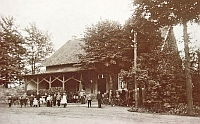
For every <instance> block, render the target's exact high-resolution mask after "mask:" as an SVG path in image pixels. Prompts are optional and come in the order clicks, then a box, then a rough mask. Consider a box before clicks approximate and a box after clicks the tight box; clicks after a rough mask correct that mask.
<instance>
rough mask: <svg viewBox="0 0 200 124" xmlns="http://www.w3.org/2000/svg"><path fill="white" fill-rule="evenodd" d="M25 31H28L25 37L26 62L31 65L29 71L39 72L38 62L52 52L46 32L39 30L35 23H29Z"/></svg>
mask: <svg viewBox="0 0 200 124" xmlns="http://www.w3.org/2000/svg"><path fill="white" fill-rule="evenodd" d="M25 31H26V32H27V33H28V36H27V37H25V39H26V44H27V45H26V48H27V55H26V58H27V63H28V64H29V65H31V73H32V74H35V73H36V72H39V67H40V63H41V62H42V61H43V60H44V59H45V58H47V57H48V56H49V55H50V54H51V53H52V52H53V45H52V42H50V40H51V39H50V35H49V34H48V32H43V31H41V30H39V29H38V28H37V27H36V25H35V24H31V25H30V27H29V28H26V29H25Z"/></svg>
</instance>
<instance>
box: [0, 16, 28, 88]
mask: <svg viewBox="0 0 200 124" xmlns="http://www.w3.org/2000/svg"><path fill="white" fill-rule="evenodd" d="M25 52H26V49H25V48H24V40H23V37H22V35H21V34H20V32H18V31H17V27H16V26H15V24H14V19H13V18H12V17H1V21H0V83H1V84H5V85H7V84H8V83H11V82H15V83H16V81H18V83H20V81H21V80H22V72H23V69H24V61H23V59H24V54H25Z"/></svg>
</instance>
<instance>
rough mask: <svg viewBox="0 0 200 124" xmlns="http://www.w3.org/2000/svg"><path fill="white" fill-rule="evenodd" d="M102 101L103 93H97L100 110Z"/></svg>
mask: <svg viewBox="0 0 200 124" xmlns="http://www.w3.org/2000/svg"><path fill="white" fill-rule="evenodd" d="M101 99H102V96H101V92H100V91H98V93H97V100H98V107H99V108H101Z"/></svg>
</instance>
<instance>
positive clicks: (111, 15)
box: [0, 0, 200, 49]
mask: <svg viewBox="0 0 200 124" xmlns="http://www.w3.org/2000/svg"><path fill="white" fill-rule="evenodd" d="M131 2H132V0H0V15H3V16H13V17H14V18H15V22H16V24H17V25H19V27H20V30H21V32H23V31H22V30H23V29H24V28H25V27H28V26H29V23H36V26H37V27H38V28H39V29H40V30H44V31H48V32H49V33H51V34H52V42H53V44H54V47H55V49H59V48H60V47H61V46H62V45H63V44H64V43H66V42H67V41H68V40H70V39H71V38H72V36H77V38H81V37H83V35H84V31H85V28H86V26H90V25H92V24H96V23H97V22H98V21H100V20H101V19H102V20H105V19H109V20H113V21H119V22H120V23H121V24H124V22H125V21H126V20H127V19H128V18H129V17H130V16H131V14H132V12H133V7H132V3H131ZM199 31H200V26H197V25H193V26H190V27H189V33H191V37H192V38H193V39H192V40H193V41H194V42H196V46H197V47H200V41H199V40H200V32H199ZM175 34H176V38H177V40H178V41H180V40H182V37H181V36H182V28H180V26H178V27H176V28H175ZM197 40H198V41H197ZM197 42H198V43H197Z"/></svg>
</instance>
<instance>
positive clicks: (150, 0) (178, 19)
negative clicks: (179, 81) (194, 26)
mask: <svg viewBox="0 0 200 124" xmlns="http://www.w3.org/2000/svg"><path fill="white" fill-rule="evenodd" d="M134 5H136V6H137V9H136V11H135V14H136V16H137V17H144V18H146V19H148V20H149V21H151V22H156V23H157V24H158V25H160V26H166V25H168V26H171V25H176V24H178V23H179V24H183V36H184V46H185V49H184V51H185V76H186V93H187V95H186V96H187V105H188V114H192V113H193V110H192V109H193V101H192V79H191V73H190V60H189V59H190V58H189V47H188V41H189V39H188V34H187V22H188V21H195V22H199V21H200V18H199V16H200V4H199V0H190V1H187V0H181V1H177V0H135V1H134Z"/></svg>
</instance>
